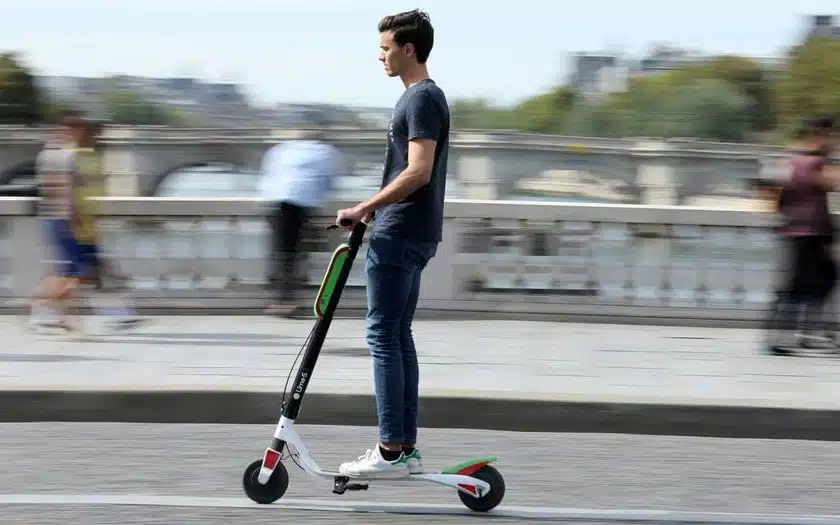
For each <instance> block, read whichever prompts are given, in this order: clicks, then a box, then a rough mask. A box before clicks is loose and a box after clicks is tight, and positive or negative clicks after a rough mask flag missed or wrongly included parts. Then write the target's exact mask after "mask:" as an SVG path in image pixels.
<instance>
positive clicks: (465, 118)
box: [451, 98, 516, 129]
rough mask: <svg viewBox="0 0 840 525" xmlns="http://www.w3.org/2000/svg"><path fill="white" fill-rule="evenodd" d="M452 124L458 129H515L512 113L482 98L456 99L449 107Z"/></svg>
mask: <svg viewBox="0 0 840 525" xmlns="http://www.w3.org/2000/svg"><path fill="white" fill-rule="evenodd" d="M451 112H452V123H453V126H454V127H457V128H459V129H516V120H515V118H514V115H513V112H512V111H511V110H510V109H508V108H497V107H494V106H493V105H492V104H490V102H489V101H487V100H486V99H482V98H476V99H458V100H455V101H453V103H452V106H451Z"/></svg>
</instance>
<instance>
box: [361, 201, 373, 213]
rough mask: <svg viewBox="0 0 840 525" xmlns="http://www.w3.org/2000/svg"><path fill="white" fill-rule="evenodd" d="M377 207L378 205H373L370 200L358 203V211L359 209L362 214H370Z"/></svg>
mask: <svg viewBox="0 0 840 525" xmlns="http://www.w3.org/2000/svg"><path fill="white" fill-rule="evenodd" d="M375 209H376V206H374V205H372V204H371V203H370V202H369V201H366V202H360V203H359V204H357V205H356V211H358V212H359V214H360V215H370V214H371V213H373V211H374V210H375Z"/></svg>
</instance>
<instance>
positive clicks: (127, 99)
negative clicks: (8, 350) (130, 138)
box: [105, 89, 188, 126]
mask: <svg viewBox="0 0 840 525" xmlns="http://www.w3.org/2000/svg"><path fill="white" fill-rule="evenodd" d="M105 112H106V114H107V118H108V120H109V121H111V122H113V123H114V124H125V125H140V126H142V125H185V124H186V123H188V119H187V117H186V116H185V115H184V114H183V113H181V112H178V111H175V110H170V109H168V108H165V107H162V106H158V105H156V104H151V103H149V102H145V101H143V100H142V99H140V98H139V97H138V96H137V95H135V94H134V93H132V92H131V91H127V90H120V89H114V90H111V91H110V92H108V93H107V94H106V95H105Z"/></svg>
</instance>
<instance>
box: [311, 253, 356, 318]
mask: <svg viewBox="0 0 840 525" xmlns="http://www.w3.org/2000/svg"><path fill="white" fill-rule="evenodd" d="M349 251H350V246H349V245H348V244H347V243H343V244H340V245H339V246H338V248H336V249H335V251H334V252H333V254H332V258H330V265H329V266H328V267H327V271H326V273H325V274H324V279H323V280H322V281H321V288H320V289H318V296H317V297H315V308H314V309H315V317H317V318H318V319H323V318H324V312H326V311H327V305H328V304H330V299H331V298H332V296H333V293H335V287H336V285H337V284H338V275H339V274H340V273H341V268H343V267H344V265H345V264H346V263H347V254H348V252H349Z"/></svg>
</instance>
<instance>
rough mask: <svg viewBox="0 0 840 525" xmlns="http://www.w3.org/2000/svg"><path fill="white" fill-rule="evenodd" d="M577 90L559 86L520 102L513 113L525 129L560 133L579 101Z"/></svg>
mask: <svg viewBox="0 0 840 525" xmlns="http://www.w3.org/2000/svg"><path fill="white" fill-rule="evenodd" d="M577 99H578V97H577V92H576V91H575V90H574V88H572V87H571V86H557V87H555V88H554V89H552V90H551V91H550V92H548V93H542V94H539V95H536V96H534V97H531V98H528V99H526V100H524V101H522V102H521V103H519V104H518V105H517V106H516V107H515V108H514V109H513V114H514V116H515V119H516V123H517V124H518V126H517V128H518V129H521V130H523V131H533V132H537V133H560V132H562V130H563V121H564V119H565V118H566V116H567V115H568V114H569V111H570V110H571V109H572V107H573V106H574V105H575V103H576V102H577Z"/></svg>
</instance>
